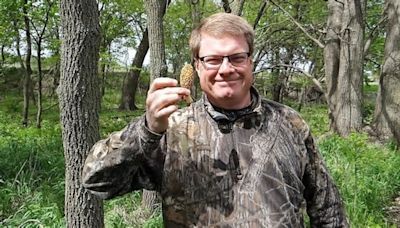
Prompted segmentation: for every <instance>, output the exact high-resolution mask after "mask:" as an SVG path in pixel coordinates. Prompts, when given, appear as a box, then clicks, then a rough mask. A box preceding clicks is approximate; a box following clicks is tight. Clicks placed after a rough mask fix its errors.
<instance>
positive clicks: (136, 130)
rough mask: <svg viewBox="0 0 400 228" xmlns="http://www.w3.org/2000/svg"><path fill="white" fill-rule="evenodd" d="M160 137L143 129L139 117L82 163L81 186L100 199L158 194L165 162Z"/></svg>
mask: <svg viewBox="0 0 400 228" xmlns="http://www.w3.org/2000/svg"><path fill="white" fill-rule="evenodd" d="M163 137H164V136H163V135H159V134H156V133H153V132H151V131H150V130H149V129H148V128H147V127H146V126H145V117H144V115H143V116H142V117H140V118H138V119H136V120H134V121H133V122H131V123H130V124H129V125H128V126H127V127H125V128H124V129H122V130H121V131H118V132H114V133H112V134H111V135H110V136H109V137H108V138H106V139H103V140H100V141H98V142H97V143H96V144H95V145H94V146H93V147H92V148H91V150H90V152H89V155H88V157H87V159H86V161H85V165H84V167H83V172H82V183H83V186H84V187H85V188H87V189H88V190H89V191H91V192H92V193H93V194H95V195H97V196H99V197H100V198H103V199H109V198H113V197H115V196H118V195H122V194H124V193H127V192H130V191H133V190H137V189H142V188H145V189H148V190H159V188H160V184H161V175H162V167H163V163H164V158H165V156H164V153H163V152H162V149H161V147H162V146H161V142H162V138H163Z"/></svg>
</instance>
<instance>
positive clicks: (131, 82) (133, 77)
mask: <svg viewBox="0 0 400 228" xmlns="http://www.w3.org/2000/svg"><path fill="white" fill-rule="evenodd" d="M148 34H149V33H148V29H146V30H145V31H144V33H143V38H142V40H141V41H140V44H139V46H138V48H137V51H136V54H135V58H134V59H133V61H132V66H131V68H130V69H129V72H128V78H127V80H126V81H125V82H124V85H123V88H122V96H121V103H120V105H119V109H120V110H131V111H133V110H136V109H137V106H136V90H137V88H138V82H139V76H140V72H141V70H142V67H143V61H144V58H145V57H146V54H147V52H148V50H149V35H148Z"/></svg>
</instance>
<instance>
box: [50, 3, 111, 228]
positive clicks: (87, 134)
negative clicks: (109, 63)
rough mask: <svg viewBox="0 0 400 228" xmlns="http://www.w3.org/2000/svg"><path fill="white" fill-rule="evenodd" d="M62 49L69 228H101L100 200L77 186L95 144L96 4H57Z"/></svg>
mask: <svg viewBox="0 0 400 228" xmlns="http://www.w3.org/2000/svg"><path fill="white" fill-rule="evenodd" d="M60 13H61V25H62V34H63V38H62V46H61V50H62V53H61V77H60V87H59V91H58V92H59V99H60V111H61V124H62V127H63V129H62V136H63V146H64V156H65V167H66V170H65V218H66V224H67V227H71V228H72V227H73V228H75V227H104V224H103V208H102V202H101V200H100V199H98V198H97V197H95V196H94V195H92V194H90V193H89V192H88V191H87V190H86V189H85V188H83V186H82V184H81V171H82V168H83V164H84V161H85V159H86V156H87V152H88V151H89V150H90V148H91V147H92V145H93V144H94V143H95V142H96V141H97V140H98V139H99V116H98V111H99V108H100V89H99V79H98V77H97V67H98V59H99V45H100V26H99V15H98V11H97V3H96V1H95V0H61V2H60Z"/></svg>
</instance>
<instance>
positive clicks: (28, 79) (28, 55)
mask: <svg viewBox="0 0 400 228" xmlns="http://www.w3.org/2000/svg"><path fill="white" fill-rule="evenodd" d="M27 5H28V0H24V5H23V7H22V10H23V13H24V23H25V36H26V57H25V78H24V91H23V93H24V107H23V120H22V125H23V126H24V127H27V126H28V115H29V98H30V96H31V88H30V87H31V75H32V68H31V57H32V40H31V30H30V19H29V17H28V9H27Z"/></svg>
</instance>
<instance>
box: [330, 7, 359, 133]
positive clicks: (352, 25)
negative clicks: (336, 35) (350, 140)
mask: <svg viewBox="0 0 400 228" xmlns="http://www.w3.org/2000/svg"><path fill="white" fill-rule="evenodd" d="M363 4H364V3H363V1H356V0H346V1H344V11H343V21H342V29H341V31H342V33H341V40H342V42H341V46H340V66H339V75H338V89H337V100H336V106H335V109H334V111H333V115H334V119H335V124H334V126H335V130H336V131H337V133H338V134H339V135H341V136H347V135H349V134H350V133H351V132H352V131H359V130H361V128H362V99H363V97H362V83H363V80H362V79H363V65H364V64H363V62H364V55H363V54H364V50H363V48H364V20H363V8H364V6H363Z"/></svg>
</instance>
